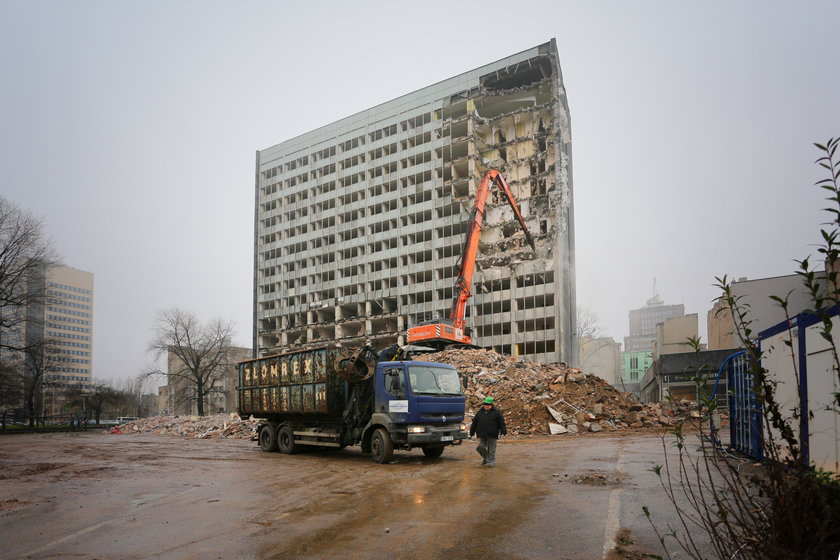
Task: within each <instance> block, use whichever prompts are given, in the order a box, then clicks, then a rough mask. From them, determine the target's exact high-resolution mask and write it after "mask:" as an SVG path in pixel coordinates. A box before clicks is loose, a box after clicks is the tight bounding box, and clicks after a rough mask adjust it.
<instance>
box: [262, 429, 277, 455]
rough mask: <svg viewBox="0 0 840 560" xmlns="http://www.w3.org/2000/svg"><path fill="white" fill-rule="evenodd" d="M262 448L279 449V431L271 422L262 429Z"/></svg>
mask: <svg viewBox="0 0 840 560" xmlns="http://www.w3.org/2000/svg"><path fill="white" fill-rule="evenodd" d="M260 449H262V450H263V451H277V432H276V430H275V428H274V426H272V425H271V424H265V425H264V426H263V427H262V428H261V429H260Z"/></svg>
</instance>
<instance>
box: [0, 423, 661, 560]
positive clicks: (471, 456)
mask: <svg viewBox="0 0 840 560" xmlns="http://www.w3.org/2000/svg"><path fill="white" fill-rule="evenodd" d="M480 462H481V461H480V457H479V456H478V454H477V453H475V451H474V444H473V443H472V442H467V444H465V445H463V446H460V447H452V448H448V449H447V450H446V452H445V453H444V455H443V457H441V458H440V459H426V458H425V457H423V455H422V453H421V452H420V450H414V451H412V452H410V453H404V452H403V453H398V454H397V459H396V460H395V461H394V462H393V463H392V464H390V465H377V464H376V463H374V462H372V461H371V460H370V458H369V457H366V456H363V455H362V454H361V453H360V451H358V449H357V448H349V449H347V450H344V451H323V452H308V453H303V454H298V455H291V456H289V455H281V454H279V453H263V452H261V451H260V450H259V449H258V447H257V446H256V444H255V443H253V442H250V441H246V440H195V439H184V438H176V437H171V436H155V435H111V434H101V433H87V434H81V433H62V434H31V435H7V436H0V558H81V559H100V560H104V559H114V558H120V559H135V558H136V559H140V558H143V559H146V558H150V559H208V558H219V559H231V558H243V559H267V558H277V559H291V558H330V559H345V558H346V559H351V558H352V559H356V558H369V559H375V560H378V559H382V560H386V559H387V560H390V559H405V560H425V559H429V560H432V559H444V558H446V559H465V560H469V559H479V558H480V559H482V560H494V559H505V560H517V559H523V560H525V559H529V560H530V559H551V560H562V559H587V560H589V559H592V560H595V559H604V558H609V559H617V558H622V557H623V556H621V555H619V554H617V553H616V551H615V540H616V538H617V536H618V535H621V536H622V540H623V541H624V542H625V543H626V542H628V541H631V542H632V543H633V544H632V545H629V546H628V547H627V548H630V549H631V550H632V549H635V550H636V551H639V552H652V553H657V554H661V551H660V549H659V548H658V543H657V541H656V539H655V537H654V536H653V534H652V532H651V530H650V526H649V524H648V522H647V520H646V518H645V517H644V515H643V513H642V506H643V505H647V506H648V507H650V509H651V511H652V512H653V513H654V515H661V516H662V518H663V519H667V518H668V517H669V516H671V510H670V509H669V508H668V504H667V502H666V500H665V496H664V494H663V493H662V491H661V490H660V487H659V482H658V479H657V477H656V476H655V475H654V474H653V473H652V472H650V471H649V470H648V469H650V468H651V467H653V466H654V465H655V464H658V463H661V462H662V442H661V440H660V439H659V437H657V436H655V435H622V436H615V435H602V434H597V435H593V436H587V437H577V438H571V437H566V438H549V437H541V438H536V439H520V440H513V439H503V440H501V441H500V444H499V449H498V466H497V467H496V468H494V469H490V468H486V467H482V466H481V465H480ZM575 481H581V482H580V483H576V482H575ZM605 483H606V484H605Z"/></svg>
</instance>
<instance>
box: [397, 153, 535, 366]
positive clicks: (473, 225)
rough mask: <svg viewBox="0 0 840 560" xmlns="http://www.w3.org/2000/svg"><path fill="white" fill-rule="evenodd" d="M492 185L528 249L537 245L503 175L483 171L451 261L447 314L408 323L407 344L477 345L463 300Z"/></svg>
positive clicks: (466, 296) (467, 295)
mask: <svg viewBox="0 0 840 560" xmlns="http://www.w3.org/2000/svg"><path fill="white" fill-rule="evenodd" d="M494 185H498V186H499V188H500V189H501V191H502V193H503V194H504V195H505V199H506V200H507V202H508V204H509V205H510V207H511V210H513V215H514V216H515V217H516V220H517V221H518V222H519V225H520V226H522V231H523V232H525V240H526V241H527V242H528V244H529V245H530V246H531V249H532V250H533V251H534V252H536V250H537V248H536V246H535V245H534V239H533V238H532V237H531V232H530V231H528V226H526V225H525V219H524V218H523V217H522V213H521V212H520V211H519V206H518V205H517V204H516V200H515V199H514V197H513V192H512V191H511V190H510V187H509V186H508V184H507V181H505V178H504V177H503V176H502V174H501V173H500V172H499V171H498V170H496V169H490V170H488V171H486V172H485V173H484V175H483V176H482V178H481V183H479V185H478V189H477V190H476V193H475V205H474V206H473V210H472V214H471V216H470V225H469V228H468V229H467V235H466V239H465V241H464V248H463V250H462V251H461V256H460V258H459V259H458V262H457V264H456V265H455V268H456V269H457V271H458V277H457V278H456V279H455V289H454V297H453V298H452V309H451V311H450V313H449V318H448V319H443V318H441V319H435V320H431V321H425V322H423V323H420V324H419V325H416V326H414V327H411V328H410V329H408V336H407V341H408V343H409V344H413V345H417V344H421V345H424V346H429V347H432V348H434V349H437V350H443V349H445V348H448V347H467V348H469V347H473V348H476V347H477V346H475V345H474V344H473V339H472V334H471V333H470V330H469V328H468V327H467V322H466V318H465V316H466V310H467V301H469V299H470V296H472V289H471V288H472V278H473V273H474V272H475V260H476V258H477V256H478V241H479V239H480V237H481V227H482V224H483V223H484V210H485V206H486V204H487V197H488V196H489V194H490V189H491V188H492V187H493V186H494Z"/></svg>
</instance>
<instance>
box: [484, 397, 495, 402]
mask: <svg viewBox="0 0 840 560" xmlns="http://www.w3.org/2000/svg"><path fill="white" fill-rule="evenodd" d="M484 404H493V397H487V398H486V399H484Z"/></svg>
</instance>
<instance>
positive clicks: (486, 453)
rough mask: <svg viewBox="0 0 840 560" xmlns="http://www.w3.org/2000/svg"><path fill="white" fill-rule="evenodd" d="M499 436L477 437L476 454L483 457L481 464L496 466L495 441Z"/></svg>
mask: <svg viewBox="0 0 840 560" xmlns="http://www.w3.org/2000/svg"><path fill="white" fill-rule="evenodd" d="M497 441H499V438H494V437H480V438H478V447H476V448H475V450H476V451H478V454H479V455H481V457H482V458H483V459H484V461H482V462H481V464H482V465H487V466H488V467H495V466H496V442H497Z"/></svg>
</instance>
